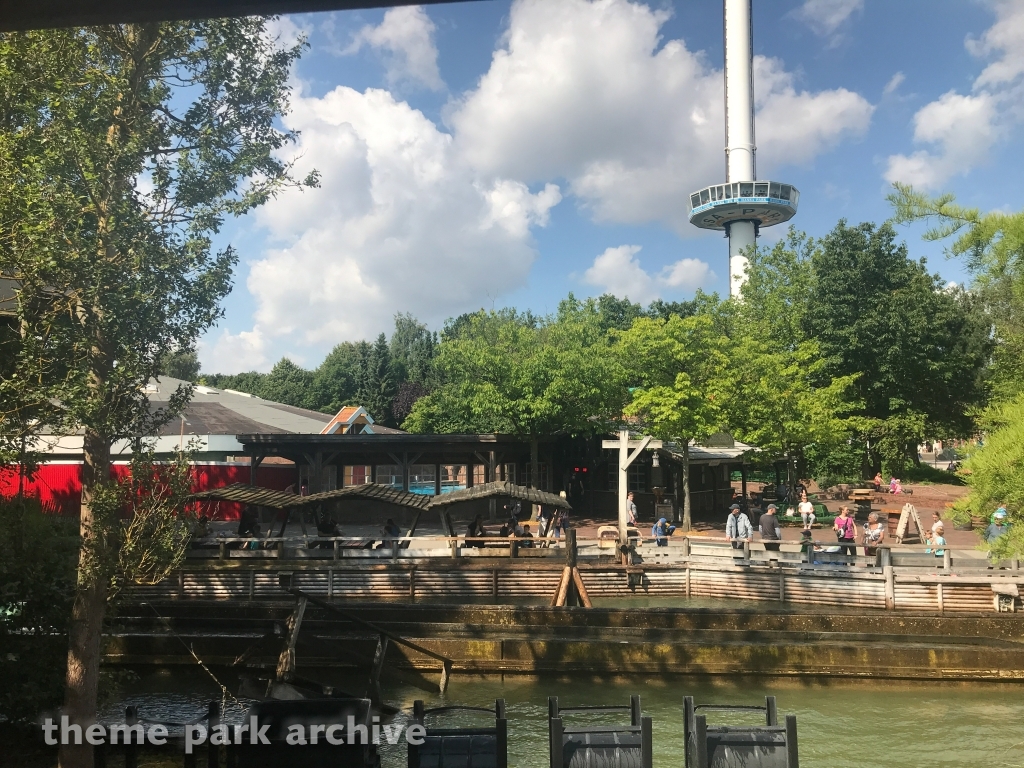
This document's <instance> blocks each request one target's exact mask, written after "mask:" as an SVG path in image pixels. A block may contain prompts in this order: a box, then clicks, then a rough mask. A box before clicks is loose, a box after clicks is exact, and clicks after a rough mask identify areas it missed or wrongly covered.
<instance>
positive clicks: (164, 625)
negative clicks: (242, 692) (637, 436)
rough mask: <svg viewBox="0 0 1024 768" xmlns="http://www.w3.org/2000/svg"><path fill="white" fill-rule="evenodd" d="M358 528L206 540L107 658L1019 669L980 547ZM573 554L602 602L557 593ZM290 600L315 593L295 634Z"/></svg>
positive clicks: (1011, 625)
mask: <svg viewBox="0 0 1024 768" xmlns="http://www.w3.org/2000/svg"><path fill="white" fill-rule="evenodd" d="M335 541H337V542H338V543H339V544H340V545H341V546H337V547H335V546H333V544H334V542H335ZM361 541H362V544H361V545H360V547H359V548H348V547H347V546H345V544H346V542H347V540H344V539H341V538H338V539H333V540H330V541H328V542H327V543H328V544H329V546H327V547H312V546H310V547H301V546H300V547H288V546H285V545H286V544H287V543H288V542H285V541H282V542H280V543H281V544H282V548H280V549H277V550H257V551H245V550H230V549H229V550H224V549H220V548H217V549H213V550H210V551H203V550H199V551H197V552H196V554H198V555H200V556H199V557H192V558H189V559H188V560H187V561H186V562H185V564H184V565H183V566H182V568H181V569H180V570H179V571H177V572H176V573H175V574H174V575H173V576H172V577H171V578H169V579H167V580H165V581H164V582H162V583H161V584H158V585H154V586H145V587H136V588H135V589H134V591H133V592H132V594H131V597H130V599H129V600H128V602H127V603H126V604H125V605H124V606H123V608H122V609H121V610H120V611H119V615H118V617H117V619H116V624H115V625H112V626H111V628H110V634H109V636H108V639H107V644H106V648H105V660H106V662H107V663H114V664H118V663H120V664H132V665H137V664H150V663H153V664H178V663H180V664H194V663H195V657H193V656H192V653H193V652H194V653H195V654H196V655H197V656H198V657H200V658H202V659H203V662H204V663H205V664H213V665H221V666H227V667H232V666H234V667H236V668H239V669H247V670H252V669H255V670H263V671H265V672H266V673H267V674H273V672H274V670H275V669H276V668H277V667H278V665H279V662H280V659H281V658H282V656H281V654H282V651H283V650H286V649H287V647H290V648H291V650H292V651H293V652H294V663H291V669H292V670H293V671H294V673H295V674H296V675H297V676H299V677H303V676H305V677H307V678H308V677H311V676H313V675H319V674H320V672H318V671H314V670H324V669H338V670H343V669H353V668H359V669H367V670H373V671H375V672H377V673H378V677H379V673H381V672H383V674H384V676H385V678H386V677H387V676H388V675H389V674H392V673H394V674H414V675H420V676H426V677H429V678H430V682H429V684H426V685H425V687H426V688H427V689H432V690H437V685H438V683H437V681H436V680H435V679H434V676H436V675H438V674H440V675H441V676H442V684H444V683H445V682H446V677H447V675H449V674H451V675H454V676H455V677H458V676H459V675H461V674H467V673H470V674H544V673H572V672H616V673H625V672H636V673H647V674H702V675H719V674H721V675H736V674H749V675H772V676H775V675H783V676H794V677H801V678H831V677H836V676H839V677H854V678H861V677H863V678H890V679H936V678H939V679H962V680H998V681H1021V680H1024V642H1022V639H1024V633H1022V631H1021V629H1022V623H1021V620H1020V616H1019V614H1017V613H1015V612H1014V611H1016V609H1018V608H1019V607H1020V598H1019V588H1020V584H1021V580H1022V578H1024V574H1022V573H1021V572H1020V570H1019V568H1018V564H1017V563H1016V562H1015V561H1005V562H992V561H990V560H988V559H986V558H985V557H984V556H983V553H980V552H977V551H971V550H963V551H961V550H955V549H946V550H945V552H944V553H943V555H942V556H939V557H936V556H935V555H934V554H932V553H929V552H926V551H925V548H924V547H906V546H904V547H896V548H892V549H889V548H885V547H882V548H879V551H878V552H877V553H876V555H875V556H874V557H866V556H864V555H852V556H846V555H842V554H835V553H825V552H819V553H814V554H812V555H810V556H808V554H807V553H803V552H800V551H799V549H798V547H797V546H796V545H790V544H787V543H783V544H782V547H781V550H780V551H779V552H769V551H765V550H764V548H763V546H762V545H761V544H759V543H756V542H755V543H751V544H748V545H746V546H744V547H743V548H742V549H733V547H732V544H731V542H728V541H725V540H721V539H715V538H713V537H692V538H684V539H678V540H677V539H675V538H674V539H673V540H672V542H671V546H669V547H654V546H650V542H644V543H641V545H640V546H639V547H634V549H633V550H632V551H630V552H629V553H628V555H629V557H628V558H626V560H627V562H626V563H625V564H624V563H623V558H622V557H621V554H622V553H621V552H619V551H618V545H617V541H615V540H612V542H611V544H612V547H611V548H608V546H607V544H608V542H606V541H603V540H602V541H596V540H581V541H579V542H578V543H577V548H576V550H575V551H574V552H573V551H571V550H569V549H567V548H564V547H563V548H558V547H556V546H554V542H552V541H546V542H543V543H546V544H548V545H549V546H548V547H547V548H543V547H531V548H522V547H517V546H516V542H515V541H511V542H510V541H508V540H502V539H499V538H497V537H491V538H489V539H484V540H479V539H474V540H472V541H468V542H467V540H466V538H465V537H445V536H436V537H413V538H412V539H408V538H406V540H405V541H400V542H398V544H404V543H406V541H407V542H408V544H409V546H408V547H407V548H402V547H401V546H391V547H388V548H385V549H376V548H366V542H365V540H361ZM271 543H273V542H271ZM292 543H294V542H292ZM520 543H522V542H520ZM533 543H534V544H537V543H541V542H537V541H536V540H534V541H533ZM371 545H372V542H371ZM571 555H572V556H574V557H575V564H576V565H575V568H576V569H577V572H578V574H579V575H580V577H581V579H582V581H583V583H584V585H585V589H586V591H587V593H589V599H590V601H592V604H593V605H595V606H596V607H594V608H585V607H570V608H566V607H558V606H552V605H550V601H551V596H552V594H554V593H555V591H556V590H557V589H558V587H559V584H560V583H561V582H562V580H563V575H564V573H565V569H566V567H567V566H566V563H567V562H568V561H569V557H570V556H571ZM809 560H810V561H809ZM296 595H301V596H305V597H307V598H308V604H307V605H306V607H305V609H304V612H303V615H304V618H303V621H302V630H301V633H296V635H295V636H294V637H293V636H292V635H291V634H290V633H289V631H288V626H289V621H290V617H291V616H293V615H294V613H295V609H296ZM688 598H689V599H688ZM705 598H713V599H715V600H713V601H710V602H709V601H707V600H703V599H705ZM696 600H701V602H697V603H695V602H694V601H696ZM651 603H655V604H656V605H658V606H661V607H650V605H651ZM570 604H571V603H570ZM695 605H699V606H703V607H694V606H695ZM332 607H337V608H340V609H343V610H341V611H339V610H332V609H331V608H332ZM368 627H370V628H368ZM384 636H390V637H392V638H400V639H401V640H402V641H403V642H397V641H393V642H390V643H383V642H382V641H381V637H384ZM183 640H185V642H183ZM382 648H383V653H382V652H381V649H382ZM378 657H379V658H378ZM289 658H291V657H289ZM439 660H440V661H439Z"/></svg>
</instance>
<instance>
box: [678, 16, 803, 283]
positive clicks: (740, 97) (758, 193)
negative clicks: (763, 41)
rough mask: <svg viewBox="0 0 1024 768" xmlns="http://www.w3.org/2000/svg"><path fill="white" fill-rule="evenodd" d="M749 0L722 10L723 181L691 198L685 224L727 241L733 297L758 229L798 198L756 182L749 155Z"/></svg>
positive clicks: (785, 213)
mask: <svg viewBox="0 0 1024 768" xmlns="http://www.w3.org/2000/svg"><path fill="white" fill-rule="evenodd" d="M752 2H753V0H724V5H725V178H726V181H725V182H724V183H722V184H715V185H712V186H710V187H705V188H704V189H701V190H698V191H696V192H694V193H693V194H692V195H690V223H691V224H693V225H694V226H697V227H700V228H701V229H717V230H720V231H724V232H725V234H726V235H727V236H728V238H729V295H730V296H732V297H738V296H739V293H740V286H742V285H743V282H744V280H745V279H746V278H745V273H746V269H747V259H746V257H745V256H744V255H743V253H744V250H745V249H747V248H749V247H751V246H753V245H754V241H755V240H756V238H757V233H758V230H760V228H761V227H770V226H773V225H774V224H781V223H783V222H784V221H789V220H790V219H791V218H793V216H794V215H796V206H797V203H798V202H799V200H800V193H799V192H798V191H797V189H796V187H794V186H792V185H791V184H783V183H781V182H778V181H759V180H758V179H757V165H756V162H755V159H754V154H755V151H756V149H757V147H756V145H755V144H754V66H753V65H754V37H753V31H752V26H751V19H750V16H751V5H752Z"/></svg>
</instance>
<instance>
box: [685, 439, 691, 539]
mask: <svg viewBox="0 0 1024 768" xmlns="http://www.w3.org/2000/svg"><path fill="white" fill-rule="evenodd" d="M692 525H693V520H692V518H691V516H690V441H689V440H688V439H687V438H683V530H684V531H689V530H690V529H691V528H692Z"/></svg>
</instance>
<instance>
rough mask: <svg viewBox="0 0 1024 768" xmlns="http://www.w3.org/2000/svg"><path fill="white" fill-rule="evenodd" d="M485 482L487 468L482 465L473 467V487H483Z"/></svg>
mask: <svg viewBox="0 0 1024 768" xmlns="http://www.w3.org/2000/svg"><path fill="white" fill-rule="evenodd" d="M486 482H487V467H486V466H485V465H483V464H474V465H473V485H483V484H484V483H486Z"/></svg>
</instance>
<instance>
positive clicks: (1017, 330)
mask: <svg viewBox="0 0 1024 768" xmlns="http://www.w3.org/2000/svg"><path fill="white" fill-rule="evenodd" d="M889 202H891V203H892V205H893V209H894V215H893V219H894V220H895V221H896V222H898V223H903V224H908V223H911V222H918V221H924V222H929V223H933V226H932V227H931V228H930V229H928V230H927V231H926V232H925V234H924V238H925V240H931V241H937V240H945V239H947V238H950V237H954V236H955V239H954V240H953V243H952V245H951V246H950V248H949V251H948V253H949V255H950V256H953V257H962V258H964V259H965V260H966V264H967V268H968V270H969V271H970V274H971V276H972V278H973V284H972V286H971V287H972V289H973V290H974V291H975V292H976V293H977V294H978V295H979V297H980V299H981V302H982V303H983V304H984V306H985V307H986V308H987V310H988V312H989V314H990V316H991V319H992V322H993V323H994V325H995V342H996V343H995V348H994V350H993V365H992V377H991V386H992V389H993V394H994V396H995V397H996V398H997V399H1004V400H1006V399H1010V398H1013V397H1014V396H1015V395H1016V394H1017V393H1018V392H1021V391H1022V390H1024V211H1018V212H1017V213H1002V212H999V211H996V212H992V213H984V214H983V213H981V212H980V211H979V210H978V209H977V208H965V207H963V206H960V205H957V204H956V202H955V198H954V197H953V195H950V194H946V195H941V196H939V197H934V198H932V197H928V196H927V195H923V194H921V193H919V192H915V191H914V189H913V188H912V187H910V186H907V185H904V184H896V185H895V191H894V192H893V193H892V194H890V195H889Z"/></svg>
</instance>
